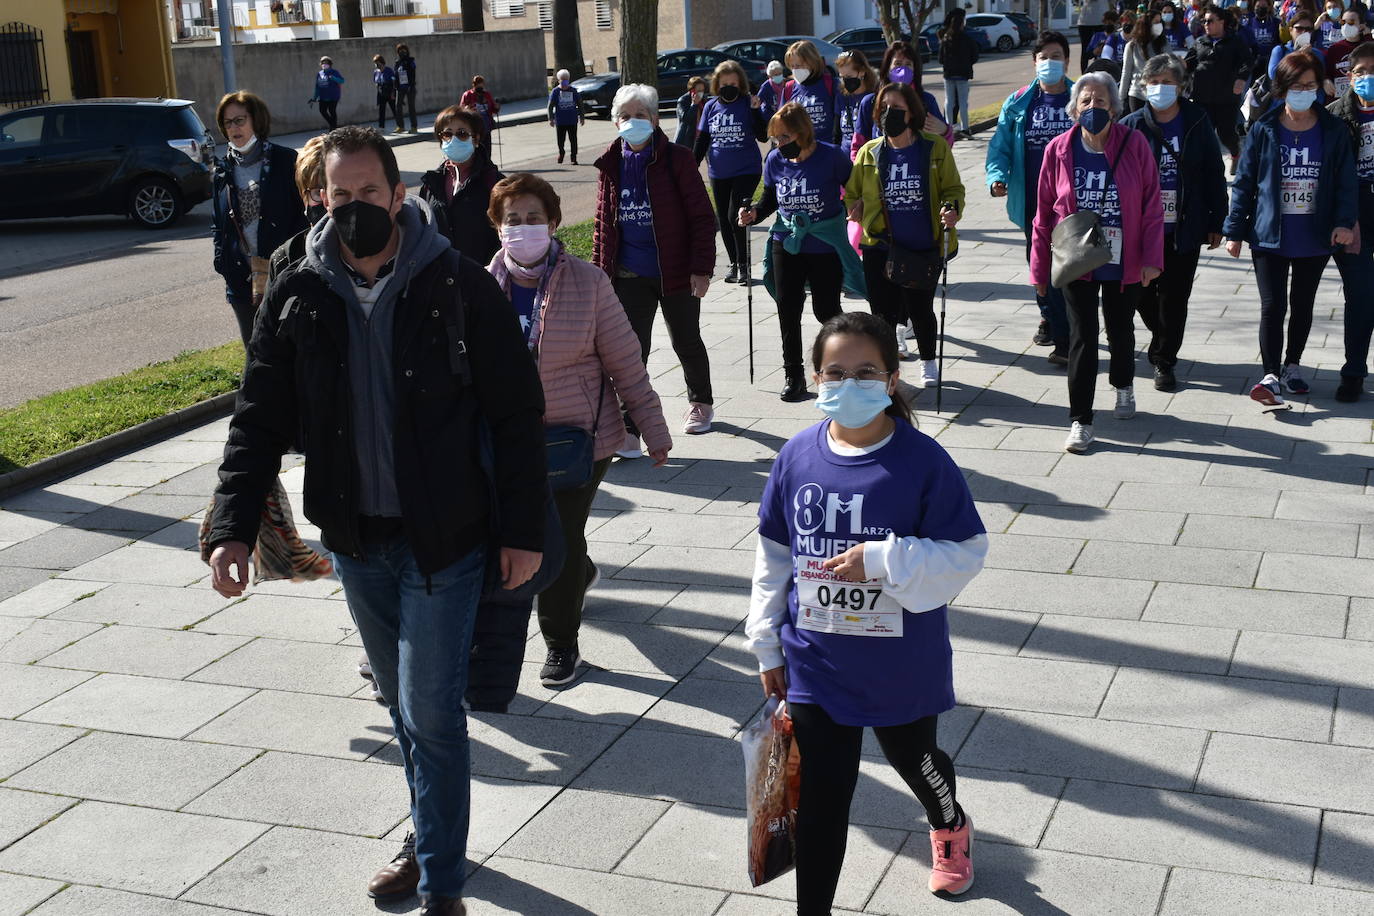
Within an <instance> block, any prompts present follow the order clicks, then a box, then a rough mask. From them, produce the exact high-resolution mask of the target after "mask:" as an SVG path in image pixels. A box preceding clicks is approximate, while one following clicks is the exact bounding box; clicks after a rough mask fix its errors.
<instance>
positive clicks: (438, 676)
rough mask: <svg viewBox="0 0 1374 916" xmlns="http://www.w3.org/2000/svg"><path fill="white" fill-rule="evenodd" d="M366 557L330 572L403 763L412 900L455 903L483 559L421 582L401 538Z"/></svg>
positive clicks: (370, 549)
mask: <svg viewBox="0 0 1374 916" xmlns="http://www.w3.org/2000/svg"><path fill="white" fill-rule="evenodd" d="M366 551H367V554H366V555H367V560H366V561H361V560H356V559H353V558H352V557H347V556H344V555H342V554H335V555H334V568H335V569H336V570H338V573H339V579H340V581H342V582H343V587H344V596H345V597H346V598H347V599H348V609H349V611H350V612H352V614H353V621H354V622H355V623H356V624H357V625H358V632H359V634H360V635H361V636H362V640H363V648H364V649H366V650H367V658H368V661H369V662H371V664H372V674H373V676H374V677H375V678H376V680H377V688H378V689H379V690H380V691H381V693H382V696H383V697H384V698H385V699H386V703H387V706H388V707H390V709H391V721H392V724H393V727H394V728H395V730H396V739H397V743H398V744H399V745H400V747H401V754H402V756H403V758H404V760H405V771H406V782H407V783H408V784H409V785H410V815H411V818H412V820H413V821H414V823H415V857H416V859H417V860H418V861H419V863H420V887H419V893H420V897H421V899H425V898H426V897H429V896H432V895H438V896H444V897H459V896H462V893H463V877H464V874H463V873H464V871H465V868H466V860H467V844H468V809H469V790H468V776H469V763H470V758H469V753H468V723H467V715H466V713H465V712H464V711H463V692H464V691H465V690H466V688H467V679H468V653H469V650H470V648H471V645H472V627H473V622H474V621H475V620H476V617H477V599H478V597H479V595H480V594H481V591H482V579H483V574H484V573H485V570H486V550H485V549H484V548H478V549H477V550H474V551H473V552H472V553H470V554H468V555H467V556H466V557H464V558H463V559H461V560H459V561H458V562H457V563H454V564H453V565H452V566H449V567H448V568H447V569H443V570H440V571H439V572H437V573H435V574H434V575H432V576H429V577H428V578H426V576H424V575H423V574H422V573H421V572H420V570H419V568H418V567H417V566H416V565H415V555H414V554H413V553H412V552H411V550H410V545H409V544H408V543H407V542H406V540H405V538H404V537H399V538H392V539H389V540H384V541H380V542H377V543H373V544H369V545H367V548H366Z"/></svg>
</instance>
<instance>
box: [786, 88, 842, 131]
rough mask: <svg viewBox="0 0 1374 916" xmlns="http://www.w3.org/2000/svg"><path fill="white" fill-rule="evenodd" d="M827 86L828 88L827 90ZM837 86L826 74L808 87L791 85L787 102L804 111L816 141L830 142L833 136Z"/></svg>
mask: <svg viewBox="0 0 1374 916" xmlns="http://www.w3.org/2000/svg"><path fill="white" fill-rule="evenodd" d="M827 84H828V86H829V88H827ZM839 91H840V90H839V86H838V85H837V84H836V83H835V82H834V81H833V80H831V79H829V78H827V75H826V74H821V77H820V78H819V79H818V80H816V81H815V82H814V83H812V84H811V85H809V86H803V85H801V84H799V83H793V85H792V93H791V95H789V96H788V98H787V101H789V102H797V103H798V104H800V105H801V107H803V108H805V109H806V113H807V115H808V116H809V117H810V118H811V123H812V124H813V125H814V126H815V128H816V139H817V140H830V139H832V138H833V137H834V136H835V95H836V93H838V92H839Z"/></svg>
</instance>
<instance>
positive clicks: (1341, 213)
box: [1221, 107, 1359, 248]
mask: <svg viewBox="0 0 1374 916" xmlns="http://www.w3.org/2000/svg"><path fill="white" fill-rule="evenodd" d="M1283 111H1284V109H1283V108H1282V107H1279V108H1276V109H1274V110H1273V111H1271V112H1269V113H1268V114H1266V115H1265V116H1264V117H1262V118H1260V119H1259V120H1258V121H1256V122H1255V124H1254V126H1253V127H1251V128H1250V132H1249V134H1247V135H1246V139H1245V149H1244V150H1242V151H1241V155H1240V169H1239V170H1238V171H1237V173H1236V180H1235V182H1234V183H1233V184H1232V185H1231V212H1230V213H1229V214H1228V215H1227V217H1226V223H1225V224H1224V225H1223V226H1222V228H1221V231H1222V234H1223V235H1225V236H1226V237H1227V238H1228V239H1243V240H1245V241H1247V242H1249V243H1250V244H1251V245H1259V246H1261V247H1263V248H1278V247H1279V242H1280V227H1281V225H1282V222H1283V220H1282V212H1281V210H1282V208H1281V206H1280V195H1281V194H1282V182H1283V179H1282V174H1281V165H1280V163H1279V159H1280V156H1279V136H1278V133H1279V118H1280V117H1281V116H1282V115H1283ZM1313 111H1315V112H1316V113H1317V125H1318V126H1319V127H1321V131H1322V170H1321V177H1320V178H1318V179H1317V212H1316V216H1317V219H1318V221H1319V224H1320V228H1321V234H1323V235H1329V234H1330V233H1331V231H1332V230H1333V229H1337V228H1341V229H1354V228H1355V222H1356V220H1357V219H1358V218H1359V194H1358V192H1359V182H1358V180H1357V179H1356V177H1355V145H1354V144H1353V143H1352V142H1351V140H1350V129H1349V128H1348V127H1347V126H1346V124H1345V122H1344V121H1342V120H1341V119H1340V118H1338V117H1336V116H1335V115H1333V114H1331V112H1329V111H1327V110H1326V109H1325V108H1314V109H1313Z"/></svg>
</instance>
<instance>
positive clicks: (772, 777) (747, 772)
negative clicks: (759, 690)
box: [742, 697, 801, 887]
mask: <svg viewBox="0 0 1374 916" xmlns="http://www.w3.org/2000/svg"><path fill="white" fill-rule="evenodd" d="M742 738H743V744H744V780H745V794H746V797H747V799H748V806H749V811H748V818H747V823H748V830H749V881H750V883H751V884H752V885H753V886H754V887H758V886H759V885H760V884H767V883H768V882H769V881H772V880H773V879H774V878H776V877H778V876H779V875H783V874H786V873H787V872H789V871H791V870H792V867H793V866H794V865H795V864H796V861H797V799H798V798H799V797H800V795H801V758H800V757H799V756H798V754H797V744H796V742H795V741H794V740H793V738H792V719H791V718H790V717H789V716H788V715H787V710H786V704H785V703H783V702H781V701H779V700H778V698H777V697H769V698H768V702H767V703H766V704H764V707H763V711H762V712H761V713H760V714H759V716H758V718H756V719H755V720H754V721H753V722H751V723H749V725H748V726H746V727H745V729H744V733H743V736H742Z"/></svg>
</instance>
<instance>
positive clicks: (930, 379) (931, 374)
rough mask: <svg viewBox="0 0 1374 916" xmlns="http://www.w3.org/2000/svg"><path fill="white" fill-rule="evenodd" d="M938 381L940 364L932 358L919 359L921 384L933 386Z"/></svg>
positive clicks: (928, 386) (925, 386)
mask: <svg viewBox="0 0 1374 916" xmlns="http://www.w3.org/2000/svg"><path fill="white" fill-rule="evenodd" d="M939 381H940V366H939V364H938V363H937V362H936V361H935V360H933V359H923V360H921V386H922V387H923V388H934V387H935V386H936V384H938V383H939Z"/></svg>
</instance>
